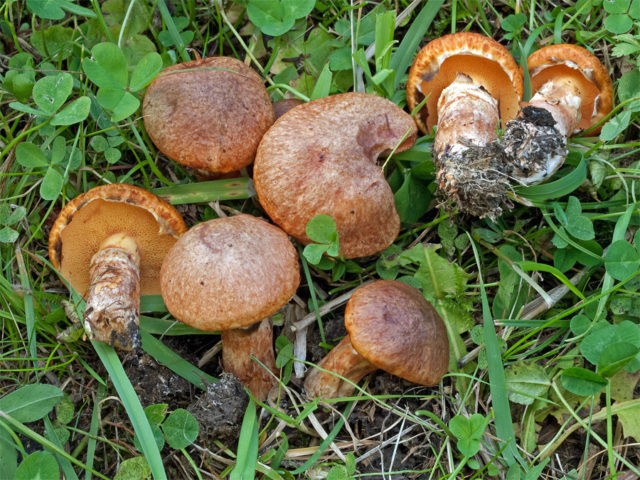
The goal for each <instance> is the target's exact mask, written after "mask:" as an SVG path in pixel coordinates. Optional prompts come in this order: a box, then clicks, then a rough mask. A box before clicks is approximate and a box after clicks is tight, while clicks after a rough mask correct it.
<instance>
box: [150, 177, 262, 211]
mask: <svg viewBox="0 0 640 480" xmlns="http://www.w3.org/2000/svg"><path fill="white" fill-rule="evenodd" d="M153 193H155V194H156V195H158V196H159V197H162V198H164V199H165V200H166V201H167V202H169V203H171V204H173V205H183V204H185V203H207V202H214V201H216V200H243V199H247V198H251V197H253V196H254V195H255V194H256V192H255V190H254V189H253V182H252V181H251V179H250V178H247V177H239V178H229V179H224V180H211V181H207V182H197V183H185V184H180V185H171V186H169V187H160V188H156V189H154V190H153Z"/></svg>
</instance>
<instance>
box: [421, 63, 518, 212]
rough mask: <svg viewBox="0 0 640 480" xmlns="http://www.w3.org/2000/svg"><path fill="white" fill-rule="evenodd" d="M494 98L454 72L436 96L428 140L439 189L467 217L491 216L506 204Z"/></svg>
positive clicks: (503, 168) (506, 181)
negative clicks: (434, 122)
mask: <svg viewBox="0 0 640 480" xmlns="http://www.w3.org/2000/svg"><path fill="white" fill-rule="evenodd" d="M498 122H499V110H498V102H497V101H496V99H494V98H493V97H492V96H491V95H490V94H489V93H488V92H487V91H486V90H485V89H484V88H483V87H482V86H480V85H478V84H476V83H475V82H474V81H473V80H472V79H471V78H470V77H468V76H467V75H464V74H458V76H457V77H456V79H455V81H454V82H452V83H451V84H450V85H449V86H448V87H447V88H445V89H444V90H443V91H442V93H441V94H440V97H439V99H438V130H437V132H436V136H435V139H434V144H433V153H434V161H435V163H436V168H437V181H438V187H439V189H440V190H441V191H442V192H444V193H445V195H446V197H447V198H449V199H452V200H454V201H455V203H456V204H457V205H458V206H459V208H460V210H462V211H464V212H466V213H470V214H472V215H476V216H480V217H484V216H490V217H495V216H498V215H500V213H501V211H502V210H501V207H500V206H501V205H502V204H503V203H504V202H505V196H504V194H505V192H506V190H507V188H508V179H507V176H506V175H505V173H507V174H508V172H505V168H506V164H505V163H506V159H505V156H504V154H503V152H502V149H501V148H500V146H499V145H498V143H497V133H496V127H497V125H498Z"/></svg>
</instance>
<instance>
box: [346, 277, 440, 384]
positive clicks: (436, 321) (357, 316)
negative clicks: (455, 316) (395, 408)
mask: <svg viewBox="0 0 640 480" xmlns="http://www.w3.org/2000/svg"><path fill="white" fill-rule="evenodd" d="M344 322H345V327H346V328H347V332H348V333H349V338H350V340H351V344H352V345H353V348H354V349H355V350H356V351H357V352H358V353H359V354H360V355H362V356H363V357H364V358H365V359H366V360H368V361H369V362H370V363H372V364H373V365H375V366H376V367H377V368H380V369H382V370H385V371H387V372H389V373H391V374H393V375H396V376H398V377H401V378H404V379H406V380H409V381H411V382H413V383H417V384H420V385H434V384H436V383H438V382H439V381H440V379H441V378H442V376H443V375H444V374H445V373H446V372H447V369H448V365H449V340H448V337H447V331H446V328H445V326H444V323H443V321H442V319H441V318H440V316H439V315H438V313H437V312H436V310H435V309H434V308H433V307H432V306H431V305H430V304H429V303H428V302H427V301H426V300H425V299H424V297H423V296H422V294H421V293H420V292H419V291H418V290H416V289H415V288H413V287H411V286H409V285H407V284H405V283H402V282H399V281H396V280H378V281H376V282H372V283H370V284H367V285H365V286H363V287H360V288H358V289H357V290H356V291H355V292H354V294H353V296H352V297H351V299H350V300H349V302H348V303H347V307H346V310H345V319H344Z"/></svg>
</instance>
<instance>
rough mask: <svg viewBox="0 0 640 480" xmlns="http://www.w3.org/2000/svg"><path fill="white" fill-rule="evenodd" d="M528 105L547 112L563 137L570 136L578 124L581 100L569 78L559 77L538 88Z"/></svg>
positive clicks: (575, 86)
mask: <svg viewBox="0 0 640 480" xmlns="http://www.w3.org/2000/svg"><path fill="white" fill-rule="evenodd" d="M528 105H529V106H531V107H538V108H544V109H545V110H547V111H549V113H551V115H552V116H553V119H554V120H555V121H556V125H555V127H556V129H557V130H558V131H559V132H560V133H561V134H562V135H564V136H565V137H568V136H570V135H571V134H572V133H573V131H574V130H575V129H576V126H577V125H578V123H579V122H580V107H581V106H582V99H581V98H580V95H579V92H578V87H577V85H576V83H575V81H574V80H572V79H571V78H565V77H560V78H557V79H554V80H550V81H548V82H547V83H545V84H544V85H542V87H540V89H539V90H538V91H537V92H536V94H535V95H534V96H533V97H532V98H531V100H530V101H529V103H528Z"/></svg>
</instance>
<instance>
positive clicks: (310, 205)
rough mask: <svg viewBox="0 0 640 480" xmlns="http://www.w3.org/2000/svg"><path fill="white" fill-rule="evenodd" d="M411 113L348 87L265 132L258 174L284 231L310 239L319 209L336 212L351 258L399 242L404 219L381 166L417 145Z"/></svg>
mask: <svg viewBox="0 0 640 480" xmlns="http://www.w3.org/2000/svg"><path fill="white" fill-rule="evenodd" d="M415 138H416V126H415V124H414V122H413V120H412V119H411V117H410V116H409V115H408V114H407V113H405V112H404V111H402V109H400V108H399V107H397V106H396V105H395V104H393V103H392V102H390V101H389V100H386V99H384V98H381V97H378V96H376V95H373V94H366V93H344V94H340V95H333V96H330V97H325V98H320V99H318V100H313V101H311V102H308V103H305V104H302V105H299V106H296V107H295V108H293V109H291V110H289V111H287V112H286V113H285V114H284V115H282V117H280V118H279V119H278V120H277V121H276V123H274V124H273V126H272V127H271V128H270V129H269V130H268V131H267V133H265V135H264V137H263V138H262V141H261V142H260V145H259V147H258V152H257V154H256V161H255V164H254V170H253V175H254V176H253V180H254V184H255V189H256V192H257V194H258V199H259V200H260V204H261V205H262V207H263V208H264V210H265V211H266V213H267V214H268V215H269V217H271V219H272V220H273V221H274V222H275V223H276V224H278V225H279V226H280V227H281V228H282V229H283V230H284V231H285V232H287V233H288V234H289V235H292V236H293V237H295V238H296V239H297V240H299V241H300V242H302V243H304V244H307V243H309V242H310V239H309V237H308V236H307V234H306V231H305V228H306V225H307V222H309V220H311V219H312V218H313V217H315V216H316V215H320V214H324V215H329V216H331V217H333V219H334V220H335V222H336V225H337V230H338V234H339V237H340V253H341V255H343V256H344V257H345V258H355V257H363V256H367V255H373V254H375V253H377V252H380V251H382V250H384V249H385V248H386V247H388V246H389V245H390V244H391V243H393V241H394V240H395V238H396V236H397V235H398V232H399V230H400V219H399V217H398V213H397V211H396V208H395V203H394V197H393V192H392V191H391V187H389V184H388V183H387V182H386V180H385V177H384V172H383V171H382V168H381V167H380V166H379V165H378V157H380V155H383V154H384V153H385V152H390V151H391V150H395V151H396V152H401V151H403V150H406V149H408V148H410V147H411V146H412V145H413V143H414V141H415Z"/></svg>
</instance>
